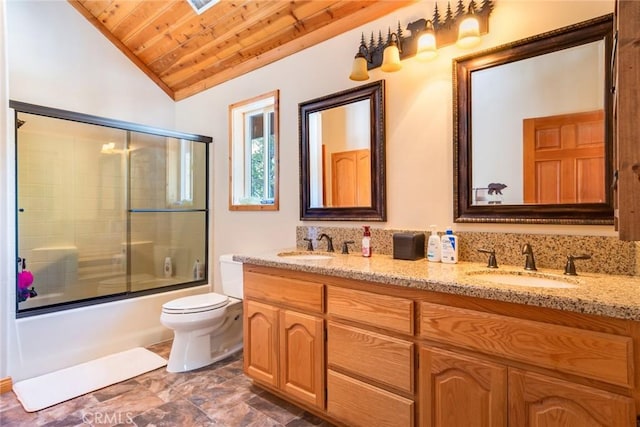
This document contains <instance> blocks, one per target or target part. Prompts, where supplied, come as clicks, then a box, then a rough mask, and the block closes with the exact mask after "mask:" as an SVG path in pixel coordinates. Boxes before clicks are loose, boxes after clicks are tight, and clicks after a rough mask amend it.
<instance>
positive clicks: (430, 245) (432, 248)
mask: <svg viewBox="0 0 640 427" xmlns="http://www.w3.org/2000/svg"><path fill="white" fill-rule="evenodd" d="M441 246H442V242H441V240H440V236H439V235H438V232H437V231H436V226H435V225H432V226H431V236H429V240H428V242H427V259H428V260H429V261H431V262H440V248H441Z"/></svg>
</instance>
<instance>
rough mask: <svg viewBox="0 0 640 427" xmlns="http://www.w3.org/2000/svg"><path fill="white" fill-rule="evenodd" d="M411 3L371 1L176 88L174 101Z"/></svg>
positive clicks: (408, 0) (402, 1)
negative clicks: (258, 53) (260, 53)
mask: <svg viewBox="0 0 640 427" xmlns="http://www.w3.org/2000/svg"><path fill="white" fill-rule="evenodd" d="M414 2H415V0H407V1H404V0H398V1H382V2H372V3H373V4H371V5H370V6H368V7H366V8H365V9H362V10H361V11H360V12H358V13H355V14H353V15H350V16H348V17H346V18H343V19H340V20H338V21H334V22H332V23H330V24H328V25H325V26H324V27H321V28H319V29H318V30H316V31H314V32H311V33H308V34H306V35H304V36H302V37H300V38H298V39H295V40H293V41H290V42H288V43H286V44H283V45H282V46H280V47H278V48H276V49H272V50H270V51H268V52H265V53H264V54H262V55H260V56H257V57H255V58H252V59H250V60H248V61H245V62H243V63H242V64H239V65H238V66H236V67H233V68H227V69H225V70H224V71H221V72H219V73H217V74H214V75H211V76H209V77H207V78H204V79H202V80H201V81H199V82H197V83H194V84H192V85H190V86H188V87H184V88H181V89H177V90H176V91H175V100H176V101H179V100H182V99H185V98H188V97H190V96H192V95H195V94H197V93H200V92H202V91H204V90H206V89H209V88H212V87H214V86H217V85H219V84H221V83H223V82H225V81H227V80H231V79H233V78H236V77H239V76H241V75H243V74H246V73H248V72H250V71H253V70H256V69H258V68H260V67H263V66H265V65H268V64H271V63H272V62H275V61H277V60H279V59H282V58H284V57H286V56H289V55H292V54H294V53H296V52H299V51H301V50H303V49H306V48H307V47H310V46H313V45H316V44H318V43H321V42H323V41H325V40H327V39H329V38H331V37H334V36H336V35H338V34H342V33H344V32H345V31H349V30H352V29H354V28H357V27H359V26H361V25H364V24H366V23H367V22H370V21H373V20H375V19H378V18H380V17H382V16H385V15H387V14H389V13H391V12H393V11H394V10H397V9H400V8H402V7H405V6H407V5H409V4H412V3H414Z"/></svg>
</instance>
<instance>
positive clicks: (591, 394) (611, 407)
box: [509, 369, 636, 427]
mask: <svg viewBox="0 0 640 427" xmlns="http://www.w3.org/2000/svg"><path fill="white" fill-rule="evenodd" d="M635 423H636V419H635V411H634V407H633V401H632V400H631V399H629V398H628V397H623V396H620V395H617V394H614V393H609V392H606V391H602V390H598V389H596V388H593V387H587V386H583V385H579V384H573V383H570V382H567V381H562V380H558V379H555V378H550V377H546V376H544V375H539V374H535V373H532V372H527V371H523V370H520V369H510V370H509V425H513V426H530V427H543V426H544V427H555V426H557V427H561V426H565V427H573V426H575V427H592V426H593V427H601V426H612V427H617V426H635Z"/></svg>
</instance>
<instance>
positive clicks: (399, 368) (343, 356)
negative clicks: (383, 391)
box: [327, 322, 413, 393]
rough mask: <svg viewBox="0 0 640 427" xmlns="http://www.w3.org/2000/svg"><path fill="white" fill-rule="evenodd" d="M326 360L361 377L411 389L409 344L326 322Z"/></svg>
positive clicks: (410, 348)
mask: <svg viewBox="0 0 640 427" xmlns="http://www.w3.org/2000/svg"><path fill="white" fill-rule="evenodd" d="M327 357H328V363H329V365H330V367H331V366H333V367H339V368H342V369H345V370H347V371H349V372H352V373H354V374H357V375H359V376H361V377H365V378H369V379H372V380H375V381H378V382H381V383H383V384H387V385H389V386H391V387H395V388H397V389H398V390H401V391H406V392H408V393H413V369H412V367H413V344H412V343H410V342H407V341H403V340H400V339H397V338H392V337H387V336H385V335H380V334H376V333H373V332H369V331H365V330H363V329H359V328H354V327H352V326H345V325H340V324H336V323H333V322H329V324H328V327H327Z"/></svg>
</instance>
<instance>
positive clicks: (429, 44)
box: [416, 31, 438, 61]
mask: <svg viewBox="0 0 640 427" xmlns="http://www.w3.org/2000/svg"><path fill="white" fill-rule="evenodd" d="M436 56H438V52H437V51H436V35H435V34H434V33H433V32H432V31H429V32H426V33H424V34H422V35H421V36H420V38H419V39H418V50H417V52H416V58H418V59H420V60H422V61H428V60H430V59H433V58H435V57H436Z"/></svg>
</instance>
